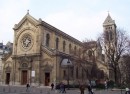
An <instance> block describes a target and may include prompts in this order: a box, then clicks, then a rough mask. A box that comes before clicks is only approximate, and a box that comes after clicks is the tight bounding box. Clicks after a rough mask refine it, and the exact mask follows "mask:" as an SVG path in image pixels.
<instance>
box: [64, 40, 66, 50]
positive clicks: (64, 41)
mask: <svg viewBox="0 0 130 94" xmlns="http://www.w3.org/2000/svg"><path fill="white" fill-rule="evenodd" d="M65 46H66V43H65V41H63V52H65Z"/></svg>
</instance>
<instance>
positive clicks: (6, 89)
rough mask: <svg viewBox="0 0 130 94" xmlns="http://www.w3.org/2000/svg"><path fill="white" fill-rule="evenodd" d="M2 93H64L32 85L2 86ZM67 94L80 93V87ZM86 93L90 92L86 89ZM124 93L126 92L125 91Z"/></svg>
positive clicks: (105, 93)
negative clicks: (28, 87)
mask: <svg viewBox="0 0 130 94" xmlns="http://www.w3.org/2000/svg"><path fill="white" fill-rule="evenodd" d="M94 93H95V94H121V91H119V90H116V91H112V90H94ZM0 94H62V93H59V91H55V90H52V91H51V89H50V87H30V89H29V91H26V87H25V86H0ZM66 94H80V91H79V89H70V90H66ZM85 94H88V92H87V90H85ZM122 94H125V93H124V91H123V92H122Z"/></svg>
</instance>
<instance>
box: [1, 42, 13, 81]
mask: <svg viewBox="0 0 130 94" xmlns="http://www.w3.org/2000/svg"><path fill="white" fill-rule="evenodd" d="M12 47H13V44H12V43H11V42H8V43H7V44H6V45H4V44H3V42H2V43H0V82H2V72H3V71H2V70H3V66H4V64H3V63H2V58H3V56H4V55H7V54H9V53H11V51H12Z"/></svg>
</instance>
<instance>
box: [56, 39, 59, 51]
mask: <svg viewBox="0 0 130 94" xmlns="http://www.w3.org/2000/svg"><path fill="white" fill-rule="evenodd" d="M58 48H59V38H56V49H58Z"/></svg>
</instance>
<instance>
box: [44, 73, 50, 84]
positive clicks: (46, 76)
mask: <svg viewBox="0 0 130 94" xmlns="http://www.w3.org/2000/svg"><path fill="white" fill-rule="evenodd" d="M49 83H50V73H45V86H49Z"/></svg>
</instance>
